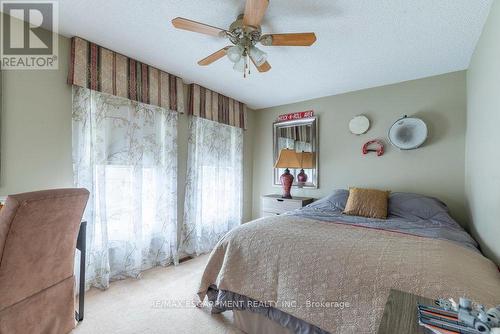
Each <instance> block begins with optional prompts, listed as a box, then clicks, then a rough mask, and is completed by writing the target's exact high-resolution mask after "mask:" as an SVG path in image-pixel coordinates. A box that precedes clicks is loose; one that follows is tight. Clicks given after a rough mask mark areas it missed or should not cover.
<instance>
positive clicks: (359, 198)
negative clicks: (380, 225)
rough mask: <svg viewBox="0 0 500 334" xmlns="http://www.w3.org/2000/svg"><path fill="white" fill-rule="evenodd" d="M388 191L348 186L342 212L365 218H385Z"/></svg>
mask: <svg viewBox="0 0 500 334" xmlns="http://www.w3.org/2000/svg"><path fill="white" fill-rule="evenodd" d="M389 193H390V192H389V191H382V190H375V189H362V188H350V189H349V197H348V198H347V204H346V206H345V210H344V212H343V213H344V214H346V215H349V216H361V217H367V218H378V219H387V206H388V202H389Z"/></svg>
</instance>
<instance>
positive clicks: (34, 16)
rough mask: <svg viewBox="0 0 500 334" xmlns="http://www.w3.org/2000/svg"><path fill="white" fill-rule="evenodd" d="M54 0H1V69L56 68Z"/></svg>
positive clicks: (55, 13)
mask: <svg viewBox="0 0 500 334" xmlns="http://www.w3.org/2000/svg"><path fill="white" fill-rule="evenodd" d="M57 5H58V4H57V2H56V1H29V2H24V1H1V8H2V10H1V11H2V12H3V13H5V15H2V34H1V43H0V44H1V55H0V56H1V60H0V64H1V69H2V70H34V69H44V70H56V69H57V68H58V53H59V50H58V47H59V45H58V36H57V30H58V29H57V28H58V7H57Z"/></svg>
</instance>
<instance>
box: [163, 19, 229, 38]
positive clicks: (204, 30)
mask: <svg viewBox="0 0 500 334" xmlns="http://www.w3.org/2000/svg"><path fill="white" fill-rule="evenodd" d="M172 24H173V25H174V27H176V28H177V29H183V30H189V31H193V32H198V33H200V34H205V35H211V36H217V37H219V36H222V34H223V33H224V32H225V30H224V29H221V28H217V27H213V26H210V25H208V24H204V23H200V22H196V21H193V20H189V19H185V18H183V17H176V18H175V19H173V20H172Z"/></svg>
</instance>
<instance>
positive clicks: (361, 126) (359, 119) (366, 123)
mask: <svg viewBox="0 0 500 334" xmlns="http://www.w3.org/2000/svg"><path fill="white" fill-rule="evenodd" d="M369 128H370V120H369V119H368V117H366V116H363V115H360V116H356V117H354V118H353V119H351V121H350V122H349V130H350V131H351V132H352V133H353V134H355V135H362V134H363V133H365V132H366V131H368V129H369Z"/></svg>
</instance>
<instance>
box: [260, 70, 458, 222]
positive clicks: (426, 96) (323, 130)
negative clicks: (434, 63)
mask: <svg viewBox="0 0 500 334" xmlns="http://www.w3.org/2000/svg"><path fill="white" fill-rule="evenodd" d="M309 109H313V110H314V112H315V113H316V115H318V116H319V139H320V140H319V141H320V163H319V164H320V174H319V185H320V188H319V189H317V190H308V189H302V190H301V189H297V188H293V189H292V195H293V194H295V195H298V196H299V195H303V196H312V197H316V198H318V197H322V196H325V195H327V194H329V193H331V191H332V190H333V189H336V188H348V187H349V186H361V187H375V188H381V189H390V190H393V191H406V192H417V193H423V194H428V195H432V196H437V197H439V198H441V199H443V200H444V201H445V202H446V203H447V204H448V205H449V207H450V208H451V210H452V215H453V216H454V217H455V218H456V219H457V220H458V221H459V222H460V223H461V224H464V225H465V224H466V219H465V217H466V215H465V210H464V146H465V138H464V137H465V117H466V116H465V113H466V88H465V72H456V73H451V74H447V75H441V76H436V77H431V78H426V79H421V80H415V81H409V82H404V83H400V84H395V85H390V86H385V87H379V88H373V89H367V90H363V91H358V92H353V93H348V94H343V95H337V96H330V97H325V98H320V99H315V100H310V101H305V102H301V103H295V104H291V105H284V106H279V107H274V108H269V109H264V110H259V111H256V115H255V118H256V119H255V140H254V168H253V171H254V174H253V175H254V176H253V178H254V185H253V198H254V206H253V215H254V217H258V215H259V212H260V196H261V195H265V194H271V193H280V188H279V187H274V186H272V165H273V161H272V146H273V145H272V124H273V121H274V120H275V119H276V117H277V116H278V115H280V114H285V113H290V112H294V111H302V110H309ZM359 114H364V115H367V116H368V117H369V118H370V120H371V122H372V126H371V129H370V131H369V132H368V133H366V134H364V135H362V136H355V135H352V134H351V133H350V132H349V130H348V123H349V120H350V119H351V118H352V117H353V116H356V115H359ZM404 114H407V115H409V116H410V115H415V116H418V117H421V118H422V119H424V120H425V121H426V122H427V125H428V127H429V131H430V137H429V139H428V141H427V142H426V143H425V146H423V147H422V148H420V149H418V150H413V151H399V150H397V149H395V148H393V147H392V146H391V145H390V144H389V143H388V140H387V139H386V137H387V131H388V129H389V127H390V126H391V125H392V124H393V122H394V121H395V120H396V119H397V118H399V117H401V116H402V115H404ZM373 138H382V139H384V141H385V142H386V149H387V150H386V154H385V155H384V156H383V157H380V158H379V157H377V156H376V155H374V154H370V155H367V156H363V155H362V154H361V146H362V145H363V143H364V142H366V141H368V140H370V139H373Z"/></svg>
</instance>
